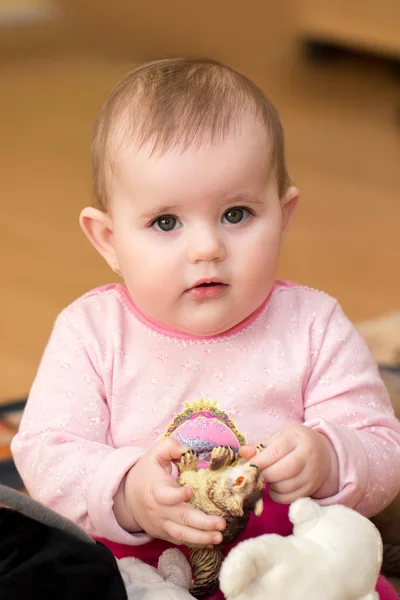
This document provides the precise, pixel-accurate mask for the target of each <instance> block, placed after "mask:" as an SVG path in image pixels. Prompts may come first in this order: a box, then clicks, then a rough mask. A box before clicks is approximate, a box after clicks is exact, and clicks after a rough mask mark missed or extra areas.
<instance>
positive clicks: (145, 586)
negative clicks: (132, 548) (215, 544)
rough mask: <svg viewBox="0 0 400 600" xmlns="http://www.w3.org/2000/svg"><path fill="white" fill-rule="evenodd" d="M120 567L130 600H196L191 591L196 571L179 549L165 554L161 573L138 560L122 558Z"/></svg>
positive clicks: (161, 561)
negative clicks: (193, 575) (193, 573)
mask: <svg viewBox="0 0 400 600" xmlns="http://www.w3.org/2000/svg"><path fill="white" fill-rule="evenodd" d="M118 567H119V570H120V573H121V575H122V579H123V580H124V583H125V587H126V592H127V596H128V600H191V599H193V600H195V599H194V597H193V596H192V595H191V594H189V592H188V589H189V586H190V583H191V581H192V570H191V568H190V565H189V562H188V561H187V560H186V558H185V556H184V554H182V552H180V551H179V550H178V549H171V550H165V551H164V552H163V553H162V555H161V556H160V558H159V561H158V570H157V569H155V568H154V567H151V566H150V565H146V564H145V563H143V562H142V561H140V560H138V559H137V558H120V559H119V560H118Z"/></svg>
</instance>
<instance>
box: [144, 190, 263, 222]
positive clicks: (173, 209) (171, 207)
mask: <svg viewBox="0 0 400 600" xmlns="http://www.w3.org/2000/svg"><path fill="white" fill-rule="evenodd" d="M264 203H265V201H264V200H262V199H260V198H258V197H256V196H250V195H248V194H238V195H236V196H231V197H227V198H225V199H221V208H223V209H224V210H226V209H227V208H229V207H230V206H240V205H242V204H244V205H261V204H264ZM180 210H181V206H180V205H179V204H160V206H154V207H153V208H152V209H151V210H149V211H146V212H143V213H141V214H140V217H141V218H142V219H151V218H155V217H157V216H160V215H171V214H175V213H177V212H179V211H180Z"/></svg>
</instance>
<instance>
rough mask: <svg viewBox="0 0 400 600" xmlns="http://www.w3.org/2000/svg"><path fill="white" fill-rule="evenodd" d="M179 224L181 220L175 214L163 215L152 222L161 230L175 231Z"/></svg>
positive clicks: (153, 225)
mask: <svg viewBox="0 0 400 600" xmlns="http://www.w3.org/2000/svg"><path fill="white" fill-rule="evenodd" d="M178 225H179V221H178V219H177V218H176V217H174V216H173V215H163V216H162V217H158V219H156V220H155V221H153V223H152V224H151V226H152V227H154V228H155V229H158V230H159V231H173V230H174V229H176V228H177V226H178Z"/></svg>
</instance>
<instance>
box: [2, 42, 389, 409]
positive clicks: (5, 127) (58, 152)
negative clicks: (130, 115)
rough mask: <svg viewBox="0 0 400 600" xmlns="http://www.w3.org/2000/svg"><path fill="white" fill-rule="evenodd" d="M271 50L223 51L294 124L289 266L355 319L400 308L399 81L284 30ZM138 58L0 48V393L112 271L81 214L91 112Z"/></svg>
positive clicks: (29, 368)
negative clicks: (315, 50) (322, 60)
mask: <svg viewBox="0 0 400 600" xmlns="http://www.w3.org/2000/svg"><path fill="white" fill-rule="evenodd" d="M275 33H276V32H275ZM7 35H8V36H10V34H9V33H8V34H7ZM0 37H1V31H0ZM272 45H273V48H272ZM0 48H1V40H0ZM269 52H270V55H269V56H270V58H265V60H263V61H262V63H261V62H260V61H258V62H257V61H252V60H251V57H250V56H249V57H247V59H246V60H245V59H244V58H243V55H241V56H239V54H240V53H239V51H238V53H237V54H236V55H234V54H232V56H231V57H230V59H229V56H228V57H225V59H227V58H228V59H229V62H230V64H231V65H232V66H237V67H240V68H241V69H242V70H245V72H246V73H247V74H248V75H249V76H250V77H252V78H253V79H255V80H256V81H257V83H258V84H259V85H260V86H261V87H262V88H263V89H264V90H265V92H266V93H267V94H268V95H269V96H270V98H271V99H272V100H273V101H274V102H275V103H276V105H277V106H278V107H279V109H280V112H281V116H282V120H283V123H284V126H285V129H286V134H287V155H288V163H289V168H290V173H291V176H292V178H293V180H294V182H295V183H296V184H297V185H298V187H299V188H300V190H301V193H302V202H301V206H300V207H299V211H298V213H297V215H296V219H295V222H294V223H293V227H292V230H291V232H290V235H289V237H288V239H287V244H286V248H285V251H284V254H283V257H282V263H281V270H280V275H281V276H284V277H286V278H291V279H294V280H298V281H301V282H303V283H305V284H307V285H309V286H312V287H316V288H322V289H324V290H325V291H327V292H328V293H330V294H332V295H333V296H336V297H337V298H338V299H339V300H340V302H341V303H342V305H343V307H344V309H345V311H346V312H347V314H348V315H349V316H350V318H352V319H353V320H359V319H366V318H369V317H374V316H376V315H379V314H382V313H385V312H387V311H391V310H395V309H397V310H398V309H399V308H400V277H399V273H400V245H399V237H400V235H399V234H400V202H399V200H400V198H399V184H400V176H399V165H400V161H399V147H400V126H399V123H397V125H396V119H395V114H396V109H398V104H399V102H400V94H399V81H398V79H397V80H396V78H395V77H394V75H393V74H391V73H390V70H389V69H386V68H385V67H382V65H381V64H380V63H375V62H374V61H371V62H369V61H367V60H358V59H348V60H341V61H338V62H336V63H335V62H334V63H332V64H330V65H329V64H328V65H316V64H310V63H308V62H307V61H305V60H304V59H303V58H302V56H301V53H300V52H298V48H297V47H296V45H295V44H294V43H293V39H292V38H290V37H289V33H286V32H284V31H282V35H280V36H279V35H275V36H274V37H273V40H272V41H271V40H270V39H269V38H268V36H266V39H265V56H266V57H267V55H268V53H269ZM28 54H29V58H27V56H28ZM135 58H136V57H135V56H130V57H129V58H128V57H125V58H124V60H122V59H116V58H110V57H109V58H106V57H105V56H100V55H98V56H95V55H94V54H93V53H86V52H82V53H81V54H80V53H79V52H77V51H76V50H74V51H71V52H69V51H68V49H67V50H65V49H64V50H63V52H57V53H54V55H52V54H50V53H48V52H46V53H41V54H40V53H38V54H37V55H35V54H34V53H29V51H28V50H27V53H25V52H23V51H21V52H19V53H17V54H11V55H10V56H8V57H7V53H4V52H2V53H1V57H0V74H1V76H0V165H1V213H0V253H1V282H2V287H1V290H2V293H1V298H0V401H1V400H2V399H3V400H6V399H8V398H11V397H15V396H19V395H24V394H26V393H27V391H28V390H29V387H30V384H31V382H32V379H33V377H34V374H35V370H36V367H37V364H38V361H39V359H40V355H41V353H42V351H43V348H44V344H45V342H46V340H47V337H48V335H49V332H50V329H51V325H52V322H53V320H54V318H55V317H56V315H57V313H58V312H59V310H60V309H61V308H62V307H64V306H65V305H66V304H67V303H69V302H70V301H72V300H73V299H74V298H75V297H77V296H78V295H80V294H82V293H83V292H85V291H86V290H88V289H90V288H91V287H93V286H96V285H100V284H102V283H105V282H108V281H110V280H112V279H113V274H112V273H110V271H109V270H108V269H107V268H106V266H105V265H104V264H103V263H102V262H101V260H100V258H98V257H97V255H96V254H95V252H94V250H92V249H91V248H90V247H89V244H88V243H87V241H86V240H85V239H84V237H83V234H82V233H81V232H80V229H79V226H78V214H79V211H80V209H81V208H82V207H83V206H84V205H85V204H87V203H89V202H90V176H89V148H90V138H91V132H92V128H93V123H94V119H95V116H96V113H97V111H98V109H99V108H100V105H101V103H102V101H103V100H104V97H105V95H106V93H107V91H108V90H109V89H110V88H111V87H112V86H113V85H114V84H115V83H116V81H117V80H118V79H119V78H120V77H121V76H122V75H123V74H124V73H125V71H126V70H127V69H128V68H130V66H131V65H132V64H133V63H134V60H135Z"/></svg>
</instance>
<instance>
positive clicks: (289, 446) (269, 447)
mask: <svg viewBox="0 0 400 600" xmlns="http://www.w3.org/2000/svg"><path fill="white" fill-rule="evenodd" d="M263 443H264V445H265V449H264V450H263V451H262V452H260V454H257V456H255V457H254V458H252V459H251V463H252V464H253V465H256V466H257V467H258V468H259V469H260V470H261V471H264V470H265V469H268V468H269V467H270V466H271V465H274V464H275V463H277V462H278V461H280V460H282V459H283V458H284V457H285V456H286V455H287V454H289V453H290V452H292V450H294V448H295V447H296V440H295V439H293V437H292V436H289V435H283V434H282V435H281V434H280V433H278V434H275V435H274V436H272V437H270V438H268V439H266V440H265V442H263Z"/></svg>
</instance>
